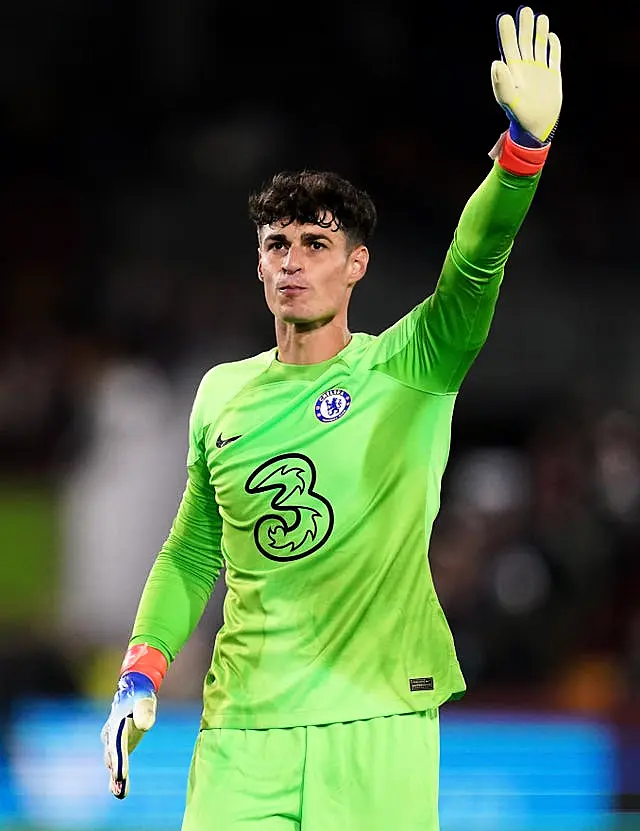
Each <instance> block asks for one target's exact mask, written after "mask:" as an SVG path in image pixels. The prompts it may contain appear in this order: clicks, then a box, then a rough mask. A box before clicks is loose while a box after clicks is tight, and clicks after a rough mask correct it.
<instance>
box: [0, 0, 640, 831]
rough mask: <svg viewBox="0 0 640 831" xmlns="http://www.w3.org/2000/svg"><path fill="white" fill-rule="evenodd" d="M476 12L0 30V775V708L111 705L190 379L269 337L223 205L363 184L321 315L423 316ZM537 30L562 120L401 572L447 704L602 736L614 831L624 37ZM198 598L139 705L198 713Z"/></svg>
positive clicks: (632, 55)
mask: <svg viewBox="0 0 640 831" xmlns="http://www.w3.org/2000/svg"><path fill="white" fill-rule="evenodd" d="M502 10H503V9H502V8H501V7H499V6H498V7H496V6H494V5H492V4H488V3H486V2H476V3H463V2H459V3H457V4H455V5H453V4H442V5H438V6H430V5H429V4H427V3H424V4H418V3H406V4H397V3H391V2H389V0H386V2H380V0H370V1H369V2H368V3H356V2H348V3H347V4H345V5H328V4H327V5H317V4H308V5H296V4H294V5H280V6H277V5H276V6H274V5H273V4H262V5H257V6H255V7H254V6H251V5H249V4H246V5H245V4H241V3H232V4H226V3H218V2H213V1H212V0H207V2H205V0H155V2H150V0H139V1H138V2H135V0H129V2H123V0H109V2H107V0H92V2H91V3H87V2H79V0H49V1H48V2H43V0H22V2H21V3H19V4H18V3H14V2H7V3H4V4H2V9H1V10H0V24H1V25H0V108H1V112H2V122H1V129H0V150H1V154H0V158H1V161H0V165H1V170H2V187H1V188H0V240H1V244H0V251H1V258H2V271H1V275H2V277H1V280H2V282H1V290H0V523H1V524H0V527H1V528H2V533H1V534H0V546H1V551H0V601H1V602H0V727H1V728H2V729H1V730H0V735H1V736H2V737H3V738H2V740H0V766H1V764H2V749H1V747H2V745H4V753H5V760H6V765H7V770H9V771H11V770H13V768H12V765H13V764H14V762H13V761H12V760H13V759H14V755H15V734H16V730H17V728H16V724H17V719H18V716H17V715H16V713H17V712H18V711H19V708H20V707H21V706H22V704H23V702H24V701H27V700H32V699H34V698H38V699H40V698H46V699H51V698H54V699H56V700H57V699H60V700H62V701H66V700H69V701H71V700H73V701H76V700H78V699H81V700H82V701H95V702H99V703H100V704H102V703H103V701H107V700H108V698H110V695H111V691H112V687H113V684H114V680H115V677H116V673H117V669H118V667H119V662H120V659H121V655H122V652H123V650H124V648H125V647H126V641H127V638H128V634H129V629H130V626H131V623H132V620H133V615H134V613H135V608H136V605H137V600H138V597H139V594H140V590H141V588H142V584H143V582H144V578H145V576H146V573H147V571H148V569H149V567H150V565H151V563H152V562H153V557H154V554H155V552H156V551H157V549H158V547H159V546H160V544H161V543H162V541H163V539H164V537H165V535H166V533H167V530H168V528H169V525H170V523H171V519H172V517H173V513H174V511H175V508H176V506H177V501H178V499H179V496H180V493H181V490H182V486H183V479H184V473H183V465H184V454H185V448H186V420H187V416H188V412H189V408H190V405H191V401H192V397H193V393H194V390H195V386H196V384H197V382H198V380H199V378H200V376H201V375H202V374H203V372H204V371H206V369H208V368H209V367H210V366H212V365H214V364H216V363H219V362H221V361H225V360H234V359H238V358H242V357H247V356H249V355H251V354H253V353H255V352H257V351H260V350H262V349H264V348H268V347H270V346H271V345H272V343H273V331H272V321H271V319H270V316H269V313H268V311H267V309H266V306H265V304H264V300H263V296H262V292H261V287H260V285H259V283H258V282H257V280H256V274H255V266H256V242H255V237H254V231H253V228H252V227H251V225H250V223H249V221H248V219H247V215H246V201H247V196H248V193H249V192H250V191H251V190H252V189H254V188H257V187H258V186H259V185H260V184H261V183H262V181H263V180H264V179H266V178H267V177H269V176H270V175H271V174H272V173H274V172H276V171H277V170H279V169H283V168H302V167H308V168H328V169H332V170H335V171H337V172H339V173H341V174H342V175H344V176H346V177H348V178H350V179H352V181H354V183H356V184H357V185H359V186H361V187H364V188H365V189H367V190H368V191H369V193H370V194H371V195H372V196H373V198H374V200H375V202H376V204H377V206H378V210H379V229H378V232H377V236H376V238H375V239H374V241H373V244H372V246H371V249H372V257H373V259H372V266H371V268H370V273H369V275H368V276H367V278H366V280H365V282H364V283H363V284H362V285H361V286H360V287H359V289H358V291H357V293H356V295H355V296H354V300H353V303H352V314H351V320H350V322H351V327H352V329H355V330H367V331H372V332H379V331H381V330H382V329H384V328H385V327H386V326H388V325H390V324H391V323H393V322H394V321H395V320H396V319H397V318H398V317H400V316H401V315H403V314H404V313H405V312H406V311H408V310H409V309H410V308H411V307H412V306H413V305H414V304H415V303H417V302H419V301H420V300H421V299H422V298H423V297H424V296H425V295H427V294H429V293H430V292H431V291H432V290H433V288H434V285H435V282H436V280H437V276H438V272H439V268H440V265H441V262H442V260H443V257H444V254H445V251H446V248H447V246H448V245H449V242H450V240H451V237H452V234H453V230H454V228H455V224H456V221H457V218H458V216H459V214H460V211H461V210H462V208H463V206H464V203H465V201H466V199H467V198H468V197H469V195H470V194H471V192H472V191H473V190H474V189H475V187H476V186H477V185H478V184H479V183H480V181H481V180H482V178H483V177H484V176H485V175H486V173H487V172H488V170H489V167H490V164H491V162H490V160H489V159H488V156H487V153H488V151H489V149H490V148H491V147H492V146H493V144H494V142H495V140H496V138H497V136H498V135H499V133H500V132H502V130H504V129H505V125H506V119H505V117H504V116H503V114H502V112H501V111H500V109H499V107H498V106H497V104H496V103H495V100H494V98H493V94H492V90H491V84H490V78H489V67H490V63H491V61H492V60H493V59H494V58H495V57H496V43H495V35H494V19H495V15H496V13H497V12H499V11H502ZM504 10H508V11H512V12H513V11H515V8H514V9H511V10H510V9H504ZM541 10H542V11H545V12H547V13H548V14H549V16H550V18H551V23H552V29H554V30H555V31H557V32H558V33H559V35H560V37H561V39H562V44H563V77H564V85H565V105H564V108H563V112H562V116H561V120H560V124H559V128H558V132H557V139H556V141H555V142H554V146H553V148H552V151H551V154H550V157H549V162H548V165H547V168H546V170H545V171H544V174H543V178H542V181H541V184H540V188H539V191H538V194H537V195H536V199H535V201H534V205H533V208H532V210H531V212H530V214H529V217H528V218H527V220H526V223H525V225H524V227H523V230H522V231H521V233H520V236H519V238H518V240H517V243H516V247H515V249H514V252H513V255H512V257H511V259H510V261H509V264H508V270H507V276H506V279H505V283H504V287H503V290H502V296H501V299H500V303H499V306H498V310H497V313H496V317H495V321H494V326H493V330H492V332H491V335H490V338H489V341H488V343H487V345H486V347H485V348H484V350H483V352H482V353H481V355H480V357H479V358H478V360H477V362H476V364H475V365H474V367H473V368H472V370H471V373H470V375H469V377H468V379H467V381H466V383H465V386H464V387H463V391H462V393H461V395H460V397H459V401H458V405H457V409H456V415H455V419H454V434H453V445H452V452H451V461H450V465H449V469H448V472H447V475H446V478H445V482H444V491H443V508H442V512H441V515H440V517H439V519H438V522H437V526H436V531H435V534H434V540H433V546H432V554H431V560H432V567H433V572H434V577H435V580H436V583H437V586H438V589H439V593H440V597H441V600H442V603H443V605H444V607H445V609H446V611H447V613H448V616H449V619H450V622H451V625H452V628H453V630H454V634H455V636H456V639H457V644H458V650H459V654H460V658H461V660H462V663H463V668H464V670H465V673H466V675H467V678H468V682H469V687H470V691H469V694H468V696H467V699H466V701H465V703H463V704H460V705H457V706H458V707H460V708H461V710H460V711H461V712H462V711H464V710H465V708H473V709H474V711H477V710H482V709H483V708H485V709H488V710H491V711H493V712H495V711H498V712H512V711H516V712H520V711H522V712H523V713H532V712H534V713H538V714H539V713H545V714H549V713H552V714H555V715H560V714H562V715H563V717H565V716H566V717H568V718H580V719H587V720H592V721H594V722H597V723H598V724H602V723H604V724H606V725H607V729H609V730H610V731H611V733H612V735H614V737H615V743H616V744H615V746H616V751H615V767H616V771H617V773H616V784H615V788H613V791H615V792H614V793H612V795H611V801H612V806H611V807H612V808H618V809H620V810H621V811H624V812H628V816H629V817H631V812H632V811H633V809H635V808H638V804H639V803H640V796H638V794H640V773H638V770H639V769H640V758H639V757H640V750H639V748H640V741H638V731H639V730H640V716H638V704H639V702H640V605H639V603H638V590H639V589H640V565H639V560H638V553H639V548H640V421H639V417H640V412H639V408H640V383H639V382H640V325H639V322H638V320H639V318H638V306H639V301H640V282H639V281H638V278H637V273H636V272H637V267H636V257H637V252H636V238H637V233H638V232H637V228H636V226H637V225H638V221H639V218H640V211H639V209H638V207H637V200H636V192H637V188H638V178H639V177H638V171H637V165H635V163H634V153H635V149H634V147H635V139H636V136H635V133H634V132H633V130H632V128H631V127H630V119H631V115H632V110H633V99H634V96H635V89H636V85H635V81H636V76H637V73H638V55H639V54H640V52H638V49H637V44H638V42H639V39H640V19H639V18H638V14H637V9H635V8H633V9H627V10H626V11H625V12H624V15H622V14H617V13H615V9H614V7H613V6H609V7H607V9H601V10H600V12H599V14H598V15H595V14H594V15H592V16H591V15H587V14H584V13H582V14H578V12H577V7H575V8H573V7H569V6H568V5H566V4H563V5H561V4H559V3H556V4H551V6H548V7H545V8H544V9H541ZM536 11H537V9H536ZM223 593H224V586H223V584H222V583H221V585H220V586H218V587H217V589H216V593H215V595H214V598H213V601H212V603H211V604H210V607H209V609H208V610H207V613H206V615H205V618H204V620H203V622H202V624H201V626H200V627H199V629H198V631H197V632H196V634H195V636H194V638H193V639H192V641H191V642H190V644H189V645H188V647H187V648H186V649H185V651H184V652H183V653H182V654H181V655H180V656H179V658H178V660H177V661H176V664H175V666H174V668H173V669H172V672H171V673H170V674H169V677H168V680H167V683H166V687H165V688H163V695H164V696H165V698H166V699H167V700H169V701H170V700H175V701H184V702H187V703H188V702H197V700H198V698H199V695H200V688H201V682H202V676H203V674H204V671H205V668H206V665H207V663H208V660H209V658H210V652H211V646H212V640H213V637H214V635H215V631H216V629H217V627H218V625H219V623H220V601H221V598H222V596H223ZM165 690H166V692H165ZM69 706H71V705H69ZM96 729H99V724H98V725H97V728H96ZM18 732H19V730H18ZM96 753H97V754H99V750H96ZM24 788H25V786H24V784H23V785H21V786H19V787H17V788H16V790H15V794H16V796H15V799H16V800H18V799H19V797H20V795H21V794H22V792H23V790H24ZM14 814H15V815H14V819H13V820H12V821H13V822H17V821H18V820H16V817H17V816H18V812H17V810H16V811H15V812H14ZM1 821H2V814H1V811H0V824H1ZM20 821H22V820H20ZM65 821H66V820H65ZM7 822H9V820H7ZM84 823H85V824H84V826H83V828H85V831H88V829H89V828H90V827H93V826H91V823H90V821H89V820H84ZM47 827H48V826H47ZM449 827H451V826H447V828H445V827H444V826H443V831H447V829H448V828H449ZM471 827H472V826H471V825H469V824H468V823H467V825H466V828H468V829H470V828H471ZM478 827H480V826H478ZM482 827H483V828H484V827H485V826H482ZM487 827H488V826H487ZM492 827H494V828H497V827H498V826H497V825H494V826H492ZM539 827H540V826H538V828H539ZM576 827H577V826H576ZM600 827H603V826H600ZM629 827H631V826H629ZM633 827H635V826H633ZM511 828H515V826H514V825H511ZM542 831H544V829H543V830H542Z"/></svg>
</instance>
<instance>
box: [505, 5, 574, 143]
mask: <svg viewBox="0 0 640 831" xmlns="http://www.w3.org/2000/svg"><path fill="white" fill-rule="evenodd" d="M497 32H498V44H499V47H500V54H501V56H502V60H500V61H494V62H493V63H492V65H491V83H492V86H493V93H494V95H495V97H496V100H497V102H498V104H500V106H501V107H502V109H503V110H504V111H505V112H506V114H507V116H508V118H509V121H510V127H509V135H510V137H511V139H512V140H513V141H514V142H515V143H516V144H518V145H520V146H521V147H542V146H544V145H546V144H548V143H549V142H550V141H551V138H552V137H553V135H554V132H555V129H556V125H557V123H558V117H559V115H560V108H561V106H562V76H561V73H560V40H559V38H558V36H557V35H556V34H554V33H553V32H550V31H549V18H548V17H547V16H546V15H545V14H538V15H534V13H533V11H532V10H531V9H530V8H529V7H528V6H521V7H520V8H519V9H518V11H517V12H516V16H515V19H514V18H513V17H512V16H511V15H509V14H501V15H498V19H497Z"/></svg>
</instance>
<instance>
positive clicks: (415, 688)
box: [409, 678, 433, 692]
mask: <svg viewBox="0 0 640 831" xmlns="http://www.w3.org/2000/svg"><path fill="white" fill-rule="evenodd" d="M409 689H410V690H411V692H424V691H425V690H427V691H431V690H433V678H409Z"/></svg>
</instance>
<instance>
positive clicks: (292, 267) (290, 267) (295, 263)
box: [282, 245, 302, 274]
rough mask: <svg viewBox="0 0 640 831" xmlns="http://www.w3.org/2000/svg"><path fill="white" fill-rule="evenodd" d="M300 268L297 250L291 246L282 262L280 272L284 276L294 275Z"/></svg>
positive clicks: (300, 263) (299, 257)
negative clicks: (281, 271) (282, 272)
mask: <svg viewBox="0 0 640 831" xmlns="http://www.w3.org/2000/svg"><path fill="white" fill-rule="evenodd" d="M301 268H302V259H301V256H300V252H299V251H298V249H297V248H296V247H295V246H294V245H291V246H290V247H289V250H288V251H287V254H286V256H285V257H284V259H283V261H282V270H283V271H284V273H285V274H295V273H296V271H300V269H301Z"/></svg>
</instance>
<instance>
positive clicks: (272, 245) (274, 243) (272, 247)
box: [267, 240, 284, 251]
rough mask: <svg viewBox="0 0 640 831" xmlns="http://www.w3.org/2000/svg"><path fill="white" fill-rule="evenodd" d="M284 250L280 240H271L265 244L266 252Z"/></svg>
mask: <svg viewBox="0 0 640 831" xmlns="http://www.w3.org/2000/svg"><path fill="white" fill-rule="evenodd" d="M283 248H284V243H283V242H282V241H281V240H271V242H268V243H267V251H281V250H282V249H283Z"/></svg>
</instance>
